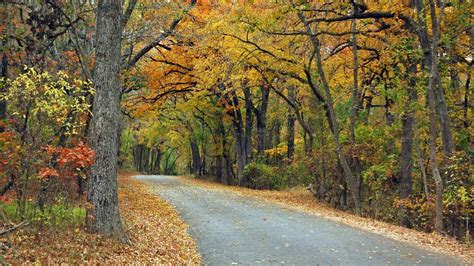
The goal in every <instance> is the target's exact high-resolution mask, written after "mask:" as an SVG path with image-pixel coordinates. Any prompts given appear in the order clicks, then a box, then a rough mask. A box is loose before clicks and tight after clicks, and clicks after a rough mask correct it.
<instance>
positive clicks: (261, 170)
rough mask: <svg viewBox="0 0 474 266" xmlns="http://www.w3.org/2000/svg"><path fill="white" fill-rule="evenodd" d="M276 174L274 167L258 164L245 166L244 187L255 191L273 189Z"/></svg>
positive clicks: (253, 163)
mask: <svg viewBox="0 0 474 266" xmlns="http://www.w3.org/2000/svg"><path fill="white" fill-rule="evenodd" d="M274 178H275V172H274V170H273V168H272V167H270V166H268V165H266V164H263V163H258V162H251V163H249V164H247V166H245V169H244V173H243V180H246V182H244V184H242V185H244V186H246V187H249V188H253V189H273V187H274V182H273V179H274Z"/></svg>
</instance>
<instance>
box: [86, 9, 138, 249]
mask: <svg viewBox="0 0 474 266" xmlns="http://www.w3.org/2000/svg"><path fill="white" fill-rule="evenodd" d="M121 18H122V1H120V0H100V1H99V2H98V9H97V26H96V64H95V68H94V89H95V94H94V103H93V108H92V112H93V117H92V124H91V129H90V130H91V131H90V134H89V135H90V138H91V144H92V148H93V149H94V151H95V161H94V164H93V165H92V168H91V174H90V177H89V186H88V193H87V198H88V201H89V202H90V203H91V204H92V206H90V209H89V210H88V215H87V217H88V218H87V225H88V227H89V228H90V229H91V230H92V231H94V232H99V233H103V234H106V235H110V236H114V237H116V238H117V239H119V240H120V241H122V242H129V240H128V237H127V235H126V233H125V231H124V228H123V225H122V221H121V220H120V212H119V208H118V198H117V170H118V165H117V163H118V147H119V121H120V93H121V86H120V76H119V75H120V63H121V34H122V20H121Z"/></svg>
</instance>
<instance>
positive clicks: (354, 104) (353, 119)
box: [349, 1, 359, 144]
mask: <svg viewBox="0 0 474 266" xmlns="http://www.w3.org/2000/svg"><path fill="white" fill-rule="evenodd" d="M352 7H353V8H352V12H353V14H354V16H355V15H357V14H358V13H359V8H358V5H357V2H356V1H352ZM351 28H352V32H354V33H353V34H352V53H353V57H354V59H353V68H354V69H353V71H354V72H353V76H354V77H353V79H354V80H353V87H352V106H351V114H350V117H349V122H350V126H349V131H350V139H351V143H352V144H355V127H356V116H357V108H358V106H359V58H358V51H357V34H356V33H355V32H356V31H357V20H356V19H353V20H352V25H351Z"/></svg>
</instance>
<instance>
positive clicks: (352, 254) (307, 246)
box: [136, 175, 462, 265]
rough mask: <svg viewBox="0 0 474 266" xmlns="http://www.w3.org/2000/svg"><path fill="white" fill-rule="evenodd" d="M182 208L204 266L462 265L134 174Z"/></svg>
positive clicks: (298, 215)
mask: <svg viewBox="0 0 474 266" xmlns="http://www.w3.org/2000/svg"><path fill="white" fill-rule="evenodd" d="M136 178H137V179H140V180H143V181H146V182H147V183H149V184H151V185H152V186H153V187H154V189H155V191H156V193H158V194H159V195H160V196H161V197H162V198H164V199H165V200H167V201H168V202H169V203H171V204H172V205H174V206H175V207H176V209H177V210H178V211H179V213H180V215H181V217H182V219H183V220H184V221H185V222H186V223H187V224H189V233H190V234H191V236H192V237H193V238H194V239H195V240H196V242H197V246H198V252H199V253H200V254H201V255H202V260H203V263H204V264H206V265H236V264H238V265H283V264H288V265H460V264H461V263H462V261H461V259H460V258H456V257H451V256H447V255H443V254H437V253H434V252H430V251H427V250H424V249H422V248H420V247H417V246H415V245H409V244H407V243H403V242H398V241H395V240H392V239H389V238H386V237H384V236H381V235H377V234H373V233H370V232H366V231H364V230H360V229H356V228H353V227H350V226H347V225H343V224H339V223H337V222H334V221H330V220H327V219H324V218H321V217H318V216H315V215H311V214H308V213H305V212H301V211H297V210H292V209H286V208H284V207H281V206H279V205H276V204H271V203H268V202H263V201H260V200H258V199H253V198H250V197H244V196H239V195H236V194H233V193H229V192H225V191H218V190H211V189H206V188H203V187H198V186H191V185H188V184H186V183H184V182H182V181H180V180H179V178H177V177H173V176H150V175H148V176H136Z"/></svg>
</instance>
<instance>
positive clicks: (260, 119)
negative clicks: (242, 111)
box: [256, 86, 270, 156]
mask: <svg viewBox="0 0 474 266" xmlns="http://www.w3.org/2000/svg"><path fill="white" fill-rule="evenodd" d="M260 91H261V94H262V95H261V97H262V98H261V103H260V105H259V107H258V110H256V113H257V152H258V155H260V156H262V155H263V152H264V151H265V133H266V131H267V110H268V99H269V96H270V90H269V89H267V88H265V87H264V86H261V87H260Z"/></svg>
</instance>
